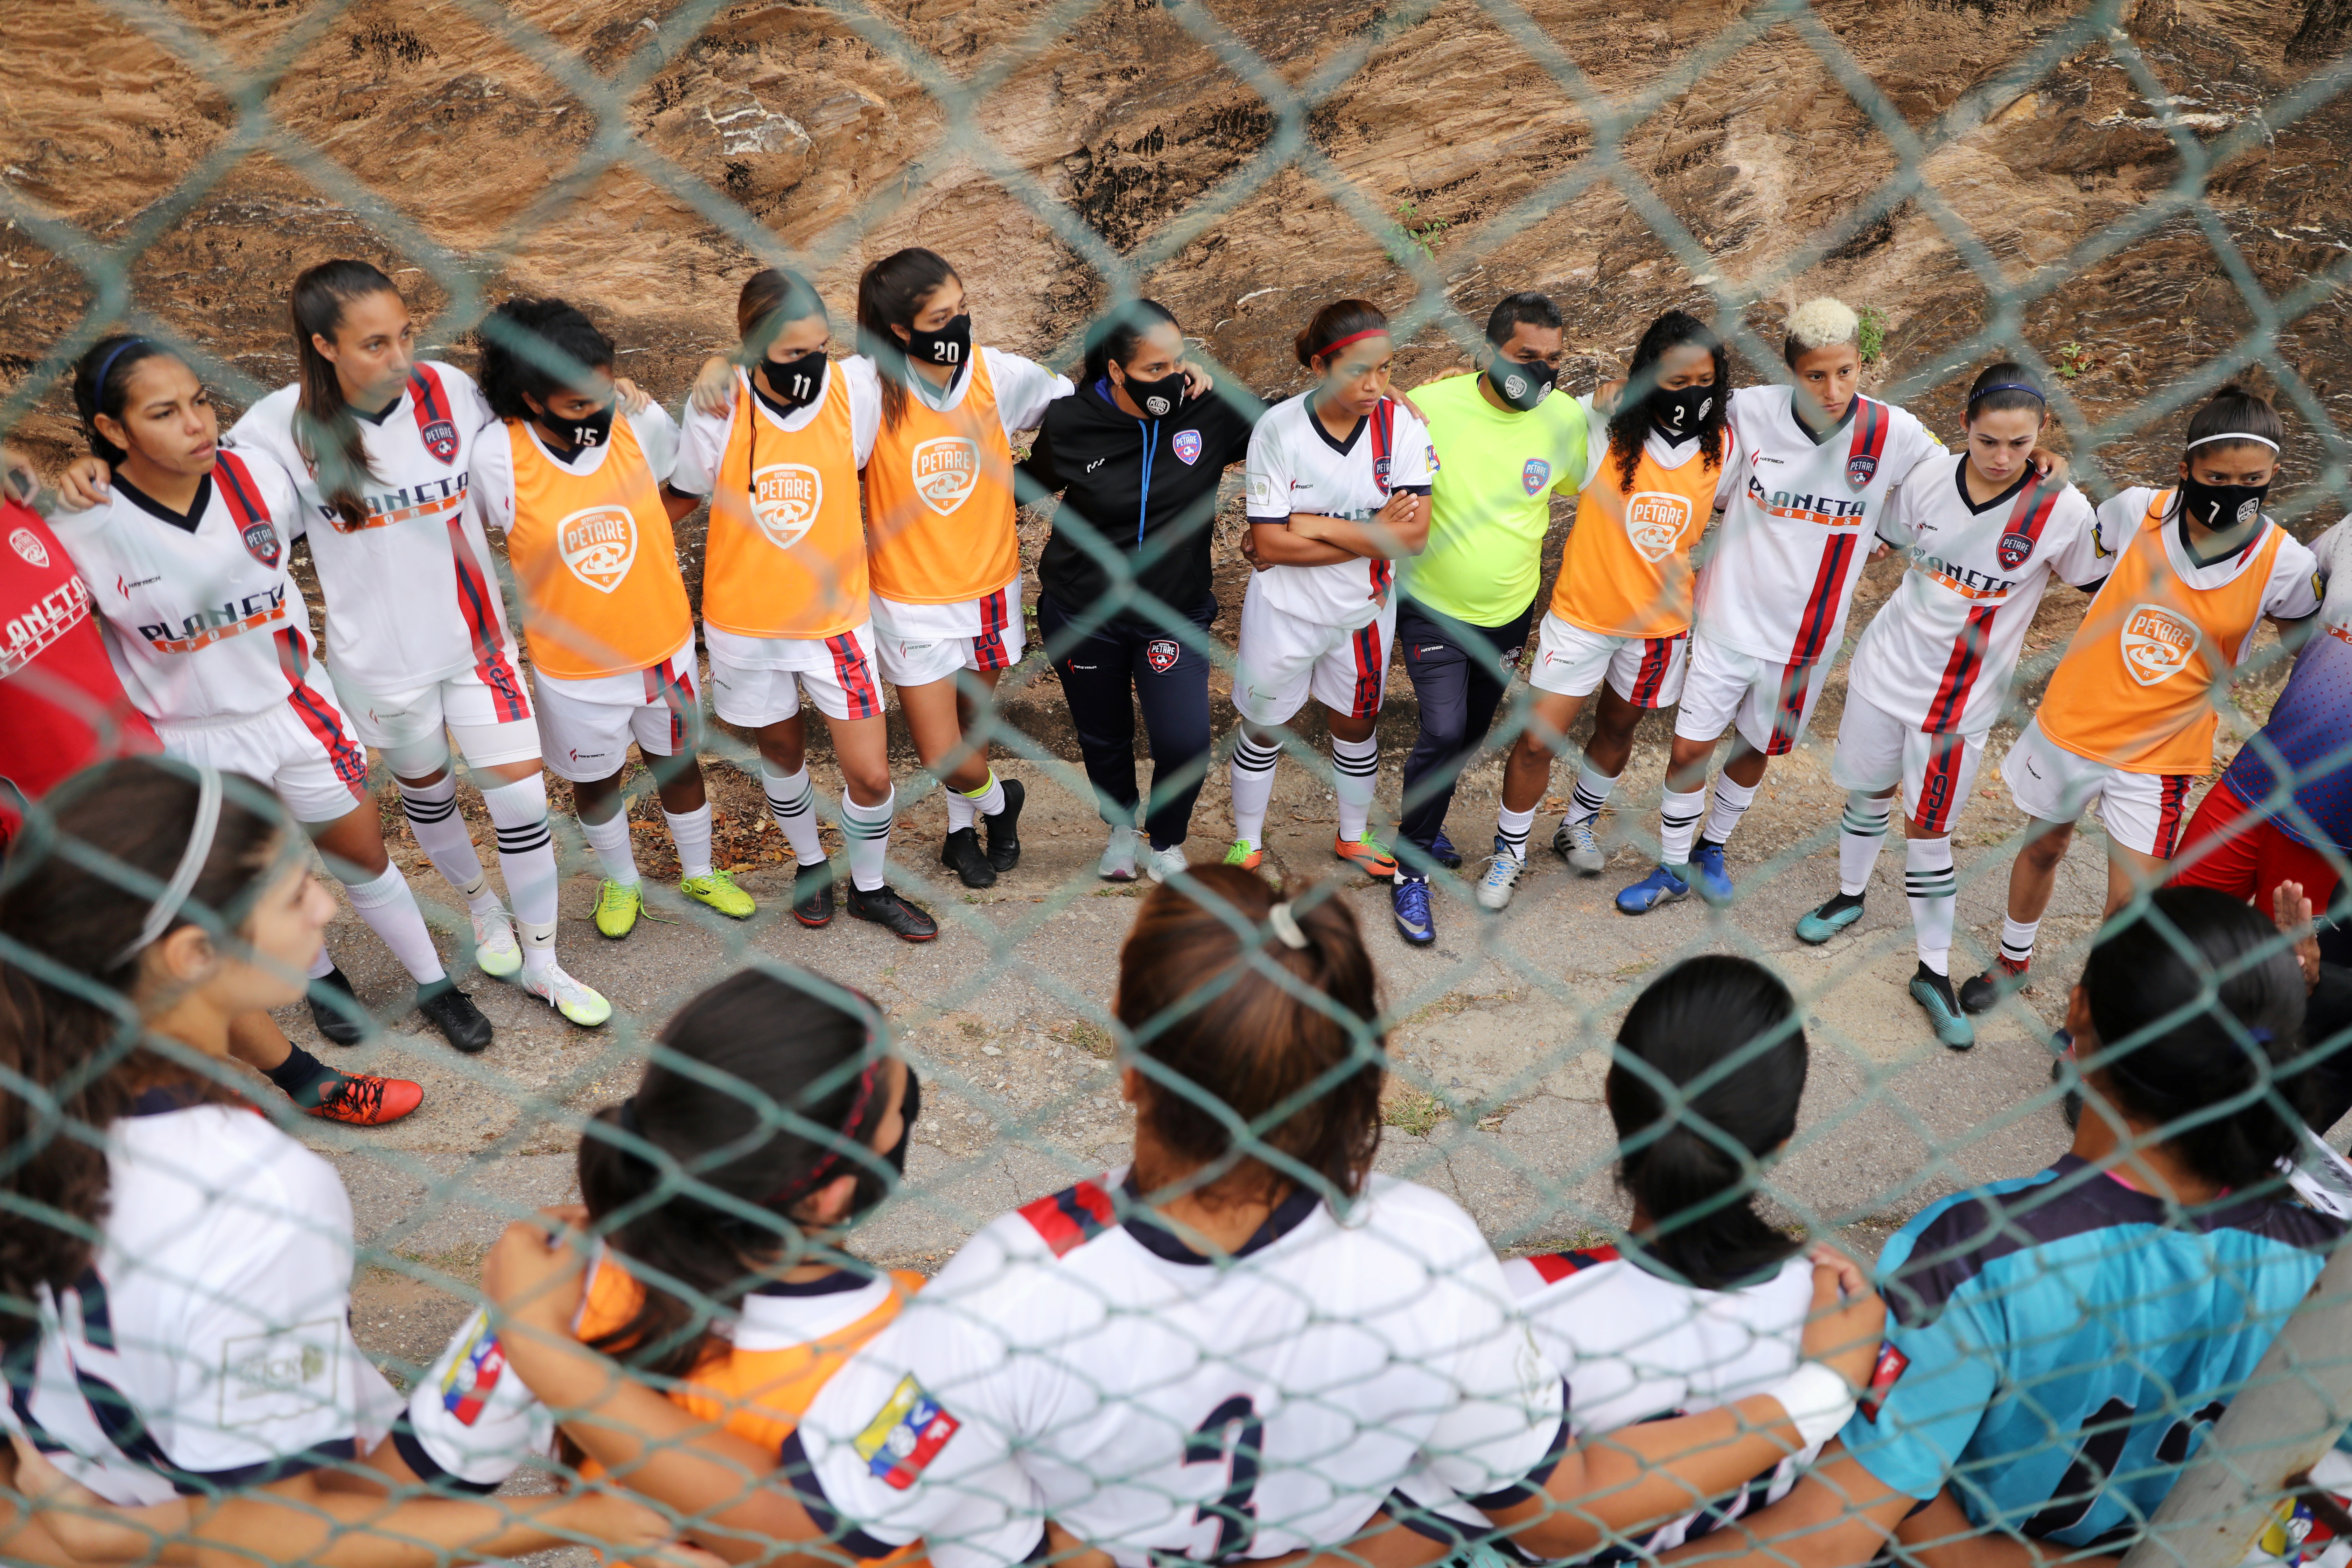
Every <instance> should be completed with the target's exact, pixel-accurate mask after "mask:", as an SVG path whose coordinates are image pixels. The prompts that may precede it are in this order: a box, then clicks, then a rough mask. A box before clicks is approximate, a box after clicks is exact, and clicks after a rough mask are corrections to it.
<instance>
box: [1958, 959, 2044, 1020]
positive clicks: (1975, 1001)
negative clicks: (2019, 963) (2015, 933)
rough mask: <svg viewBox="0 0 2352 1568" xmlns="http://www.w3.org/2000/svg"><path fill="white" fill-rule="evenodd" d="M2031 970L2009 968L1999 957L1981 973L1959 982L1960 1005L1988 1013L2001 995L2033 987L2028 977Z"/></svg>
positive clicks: (1974, 1011)
mask: <svg viewBox="0 0 2352 1568" xmlns="http://www.w3.org/2000/svg"><path fill="white" fill-rule="evenodd" d="M2031 974H2032V971H2031V970H2027V969H2011V967H2010V966H2009V965H2008V963H2006V962H2004V961H2002V960H2000V959H1995V960H1993V965H1992V967H1991V968H1990V969H1988V970H1986V971H1985V972H1984V973H1982V974H1972V975H1970V976H1969V978H1967V979H1966V980H1963V981H1961V982H1960V1006H1961V1008H1962V1009H1963V1010H1964V1011H1967V1012H1970V1013H1989V1012H1990V1011H1991V1010H1992V1008H1993V1005H1994V1004H1995V1003H1998V1002H2000V1000H2001V999H2002V998H2003V997H2006V996H2015V995H2019V994H2022V993H2024V992H2027V991H2031V990H2032V989H2033V986H2032V982H2031V980H2030V979H2029V978H2028V977H2029V976H2030V975H2031Z"/></svg>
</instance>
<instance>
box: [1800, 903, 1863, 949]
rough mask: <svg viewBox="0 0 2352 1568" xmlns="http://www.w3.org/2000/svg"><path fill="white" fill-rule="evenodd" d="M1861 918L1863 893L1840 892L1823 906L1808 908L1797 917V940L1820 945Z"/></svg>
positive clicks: (1816, 945)
mask: <svg viewBox="0 0 2352 1568" xmlns="http://www.w3.org/2000/svg"><path fill="white" fill-rule="evenodd" d="M1860 919H1862V895H1861V894H1860V893H1850V894H1849V893H1840V894H1839V895H1838V896H1837V897H1836V898H1834V899H1832V900H1830V901H1829V902H1828V903H1826V904H1823V905H1822V907H1821V908H1819V909H1817V910H1806V911H1805V912H1804V913H1803V914H1801V915H1799V916H1798V917H1797V940H1798V941H1799V942H1811V943H1812V944H1813V945H1814V946H1815V947H1819V946H1821V945H1822V943H1823V942H1827V941H1829V939H1830V938H1832V937H1833V936H1835V935H1837V933H1838V932H1840V931H1843V930H1845V928H1846V927H1848V926H1850V925H1852V924H1853V922H1854V921H1858V920H1860Z"/></svg>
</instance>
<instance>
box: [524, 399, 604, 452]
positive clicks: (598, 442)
mask: <svg viewBox="0 0 2352 1568" xmlns="http://www.w3.org/2000/svg"><path fill="white" fill-rule="evenodd" d="M613 407H614V405H612V404H610V403H607V404H605V405H604V407H602V408H599V409H597V410H596V411H595V412H594V413H593V414H591V415H589V416H587V417H586V418H585V419H565V418H562V417H560V416H558V415H557V414H556V412H555V410H554V409H553V408H551V407H550V406H548V405H544V404H542V405H541V406H540V410H539V422H540V424H541V426H544V427H545V428H547V429H549V430H551V431H552V432H554V434H555V438H556V439H557V440H558V441H561V442H562V443H563V444H564V445H565V446H567V447H601V446H603V445H604V443H605V442H607V441H609V440H611V439H612V438H613Z"/></svg>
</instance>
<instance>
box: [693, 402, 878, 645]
mask: <svg viewBox="0 0 2352 1568" xmlns="http://www.w3.org/2000/svg"><path fill="white" fill-rule="evenodd" d="M871 613H872V611H871V609H870V607H869V605H868V601H867V597H866V524H865V521H864V520H863V519H862V518H861V517H860V516H859V514H858V507H857V450H856V442H855V440H854V438H853V437H852V436H851V434H850V424H849V386H848V378H847V377H846V376H845V375H844V374H842V372H841V368H840V367H839V366H838V365H835V366H834V367H832V368H831V369H830V370H828V371H827V373H826V374H825V386H824V402H822V403H821V404H819V405H818V406H817V413H816V417H815V418H814V419H812V420H810V421H809V423H808V424H807V425H805V426H803V427H801V428H800V429H798V430H782V429H779V428H777V426H776V423H775V421H774V420H772V419H770V418H769V417H768V416H767V415H766V414H765V413H764V412H763V411H762V410H761V408H760V406H759V400H758V399H757V398H756V397H755V396H754V395H753V394H752V392H751V386H750V384H749V383H748V382H747V381H746V380H745V378H744V375H743V373H742V372H741V371H740V370H739V371H737V372H736V373H735V418H734V422H733V423H732V424H730V426H728V428H727V451H726V454H725V456H723V457H721V458H719V476H718V479H717V480H716V481H715V488H714V489H712V490H711V492H710V552H709V557H708V564H707V565H706V566H705V567H704V570H703V578H702V618H703V619H704V620H705V621H706V622H708V623H709V625H711V626H717V627H718V628H719V630H721V631H727V632H733V633H735V634H737V635H738V636H740V637H800V638H812V639H814V638H820V637H837V636H839V635H840V634H841V633H843V632H845V631H848V630H849V629H850V628H851V627H853V626H861V625H863V624H864V623H865V621H866V618H867V617H868V616H869V615H870V614H871Z"/></svg>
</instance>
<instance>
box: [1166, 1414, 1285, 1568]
mask: <svg viewBox="0 0 2352 1568" xmlns="http://www.w3.org/2000/svg"><path fill="white" fill-rule="evenodd" d="M1264 1446H1265V1422H1263V1421H1261V1420H1259V1419H1258V1415H1257V1406H1256V1405H1253V1404H1251V1403H1250V1397H1249V1395H1248V1394H1234V1396H1233V1397H1232V1398H1231V1399H1228V1400H1226V1401H1225V1402H1224V1403H1223V1405H1218V1406H1217V1407H1216V1408H1215V1409H1214V1410H1212V1411H1210V1412H1209V1418H1208V1419H1207V1420H1206V1421H1203V1422H1202V1423H1201V1424H1200V1425H1199V1426H1196V1427H1194V1428H1193V1429H1192V1436H1189V1437H1187V1438H1185V1439H1184V1462H1185V1463H1186V1464H1187V1465H1213V1464H1216V1463H1218V1462H1220V1461H1223V1464H1224V1465H1225V1477H1226V1485H1225V1489H1224V1490H1223V1492H1222V1493H1220V1494H1219V1495H1218V1498H1217V1500H1216V1501H1214V1502H1204V1503H1202V1505H1201V1506H1200V1507H1198V1508H1196V1509H1194V1510H1192V1522H1193V1523H1195V1524H1201V1523H1204V1522H1206V1521H1209V1520H1212V1519H1213V1520H1215V1521H1217V1544H1216V1549H1215V1550H1214V1551H1213V1552H1211V1553H1210V1554H1209V1557H1208V1559H1207V1560H1208V1561H1210V1562H1213V1563H1217V1562H1223V1560H1224V1559H1226V1558H1228V1557H1231V1556H1234V1555H1236V1554H1240V1553H1245V1552H1248V1551H1249V1549H1250V1542H1251V1541H1252V1540H1253V1539H1254V1538H1255V1536H1256V1534H1257V1505H1256V1504H1255V1503H1253V1502H1252V1501H1250V1497H1251V1494H1252V1493H1254V1492H1255V1491H1256V1490H1257V1469H1258V1457H1259V1455H1260V1453H1261V1452H1262V1451H1263V1449H1264Z"/></svg>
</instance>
